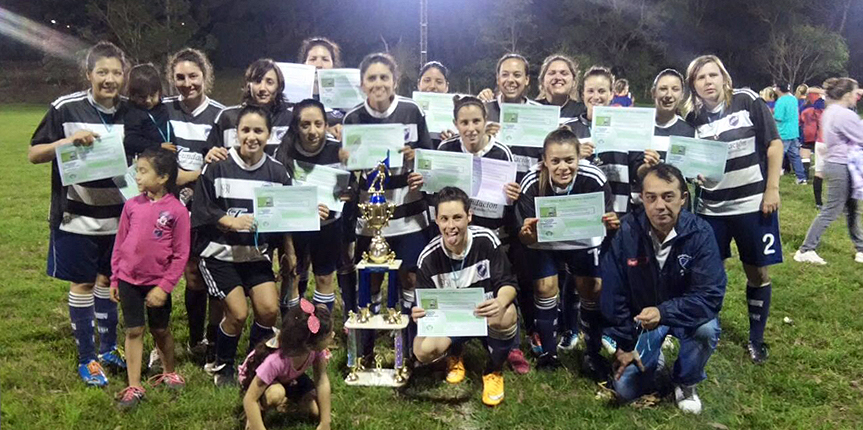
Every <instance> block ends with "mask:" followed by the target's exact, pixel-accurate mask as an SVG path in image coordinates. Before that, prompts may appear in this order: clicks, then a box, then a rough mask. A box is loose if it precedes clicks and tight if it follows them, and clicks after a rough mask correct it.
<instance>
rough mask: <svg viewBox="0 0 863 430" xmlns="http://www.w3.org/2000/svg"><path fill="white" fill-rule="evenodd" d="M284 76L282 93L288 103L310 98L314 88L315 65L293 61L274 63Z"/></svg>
mask: <svg viewBox="0 0 863 430" xmlns="http://www.w3.org/2000/svg"><path fill="white" fill-rule="evenodd" d="M276 65H277V66H279V69H281V71H282V75H284V77H285V91H284V92H283V93H282V94H284V95H285V98H286V99H288V102H290V103H299V102H301V101H303V100H305V99H310V98H312V93H313V92H314V90H315V66H309V65H306V64H295V63H276Z"/></svg>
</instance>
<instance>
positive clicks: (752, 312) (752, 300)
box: [746, 284, 773, 345]
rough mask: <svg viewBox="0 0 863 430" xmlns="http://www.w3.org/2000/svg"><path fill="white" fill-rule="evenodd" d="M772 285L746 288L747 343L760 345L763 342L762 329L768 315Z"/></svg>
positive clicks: (748, 286) (765, 324)
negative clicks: (747, 313)
mask: <svg viewBox="0 0 863 430" xmlns="http://www.w3.org/2000/svg"><path fill="white" fill-rule="evenodd" d="M772 287H773V286H772V284H767V285H765V286H762V287H752V286H750V285H747V286H746V301H747V303H748V304H749V341H750V342H752V343H753V344H756V345H760V344H761V343H762V342H764V328H765V327H766V326H767V317H768V316H769V315H770V296H771V295H772V291H773V288H772Z"/></svg>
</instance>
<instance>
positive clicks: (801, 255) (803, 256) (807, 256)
mask: <svg viewBox="0 0 863 430" xmlns="http://www.w3.org/2000/svg"><path fill="white" fill-rule="evenodd" d="M794 261H796V262H798V263H812V264H817V265H820V266H823V265H825V264H827V262H826V261H824V259H823V258H821V257H820V256H819V255H818V254H816V253H815V251H806V252H802V251H801V250H799V249H798V250H797V252H795V253H794Z"/></svg>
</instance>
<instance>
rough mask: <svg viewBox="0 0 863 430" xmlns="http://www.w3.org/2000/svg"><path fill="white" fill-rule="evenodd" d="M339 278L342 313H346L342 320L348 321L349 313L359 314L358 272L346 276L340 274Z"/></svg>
mask: <svg viewBox="0 0 863 430" xmlns="http://www.w3.org/2000/svg"><path fill="white" fill-rule="evenodd" d="M337 277H338V280H339V288H340V289H341V290H342V304H343V309H342V311H343V312H344V315H342V319H343V320H347V318H348V312H350V311H354V313H356V312H357V272H356V271H352V272H350V273H345V274H341V273H339V274H338V275H337Z"/></svg>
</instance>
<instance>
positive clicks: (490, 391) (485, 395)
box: [482, 372, 503, 406]
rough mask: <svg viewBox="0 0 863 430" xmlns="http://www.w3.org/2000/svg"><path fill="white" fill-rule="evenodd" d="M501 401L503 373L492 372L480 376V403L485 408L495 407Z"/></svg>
mask: <svg viewBox="0 0 863 430" xmlns="http://www.w3.org/2000/svg"><path fill="white" fill-rule="evenodd" d="M502 401H503V373H501V372H493V373H489V374H488V375H482V402H483V403H484V404H486V405H487V406H497V405H499V404H500V402H502Z"/></svg>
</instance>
